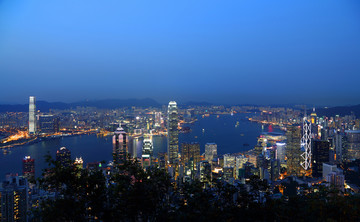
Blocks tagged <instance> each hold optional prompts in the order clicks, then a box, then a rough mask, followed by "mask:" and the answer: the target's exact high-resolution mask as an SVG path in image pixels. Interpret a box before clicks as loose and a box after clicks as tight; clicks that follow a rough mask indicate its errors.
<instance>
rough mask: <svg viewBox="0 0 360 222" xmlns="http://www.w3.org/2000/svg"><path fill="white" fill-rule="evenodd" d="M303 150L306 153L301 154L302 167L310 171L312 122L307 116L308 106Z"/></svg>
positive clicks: (302, 144)
mask: <svg viewBox="0 0 360 222" xmlns="http://www.w3.org/2000/svg"><path fill="white" fill-rule="evenodd" d="M314 109H315V108H314ZM301 148H302V150H304V152H303V153H302V154H301V157H302V159H303V162H301V166H302V167H303V168H304V170H309V169H310V168H311V122H310V121H309V120H308V117H307V116H306V106H305V112H304V118H303V130H302V138H301Z"/></svg>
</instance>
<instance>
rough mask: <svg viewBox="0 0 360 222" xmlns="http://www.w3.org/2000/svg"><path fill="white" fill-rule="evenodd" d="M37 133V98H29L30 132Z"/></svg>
mask: <svg viewBox="0 0 360 222" xmlns="http://www.w3.org/2000/svg"><path fill="white" fill-rule="evenodd" d="M35 133H36V98H35V96H30V98H29V134H35Z"/></svg>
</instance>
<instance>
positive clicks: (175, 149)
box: [167, 101, 179, 164]
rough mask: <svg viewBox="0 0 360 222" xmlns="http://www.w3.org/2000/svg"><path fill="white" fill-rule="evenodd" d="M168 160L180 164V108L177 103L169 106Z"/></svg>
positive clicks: (171, 103)
mask: <svg viewBox="0 0 360 222" xmlns="http://www.w3.org/2000/svg"><path fill="white" fill-rule="evenodd" d="M167 130H168V149H167V152H168V158H169V163H170V164H176V163H177V162H178V155H179V131H178V108H177V104H176V102H175V101H170V102H169V105H168V123H167Z"/></svg>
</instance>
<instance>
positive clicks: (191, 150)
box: [181, 143, 200, 171]
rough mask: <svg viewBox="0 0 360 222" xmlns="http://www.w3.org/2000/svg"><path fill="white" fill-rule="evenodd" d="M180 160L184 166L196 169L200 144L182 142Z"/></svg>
mask: <svg viewBox="0 0 360 222" xmlns="http://www.w3.org/2000/svg"><path fill="white" fill-rule="evenodd" d="M181 162H182V164H183V165H184V166H185V168H187V169H190V170H192V171H194V170H196V167H197V164H198V163H199V162H200V144H199V143H182V144H181Z"/></svg>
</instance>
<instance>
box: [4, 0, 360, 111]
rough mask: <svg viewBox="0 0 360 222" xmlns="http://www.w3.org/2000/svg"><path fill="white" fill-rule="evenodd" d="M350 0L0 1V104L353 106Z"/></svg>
mask: <svg viewBox="0 0 360 222" xmlns="http://www.w3.org/2000/svg"><path fill="white" fill-rule="evenodd" d="M359 83H360V1H358V0H336V1H335V0H317V1H313V0H301V1H289V0H276V1H268V0H234V1H233V0H228V1H227V0H224V1H218V0H217V1H212V0H205V1H202V0H198V1H187V0H182V1H156V0H153V1H136V0H132V1H119V0H105V1H95V0H87V1H85V0H76V1H74V0H62V1H59V0H52V1H43V0H32V1H14V0H0V84H1V86H0V102H1V103H25V102H27V100H28V96H29V95H35V96H37V98H38V100H47V101H64V102H72V101H79V100H83V99H105V98H145V97H150V98H153V99H156V100H158V101H159V102H164V103H165V102H167V101H169V100H172V99H175V100H177V101H183V102H184V101H208V102H215V103H225V104H241V103H254V104H284V103H292V104H293V103H306V104H314V105H343V104H360V97H359V95H360V87H359Z"/></svg>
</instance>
